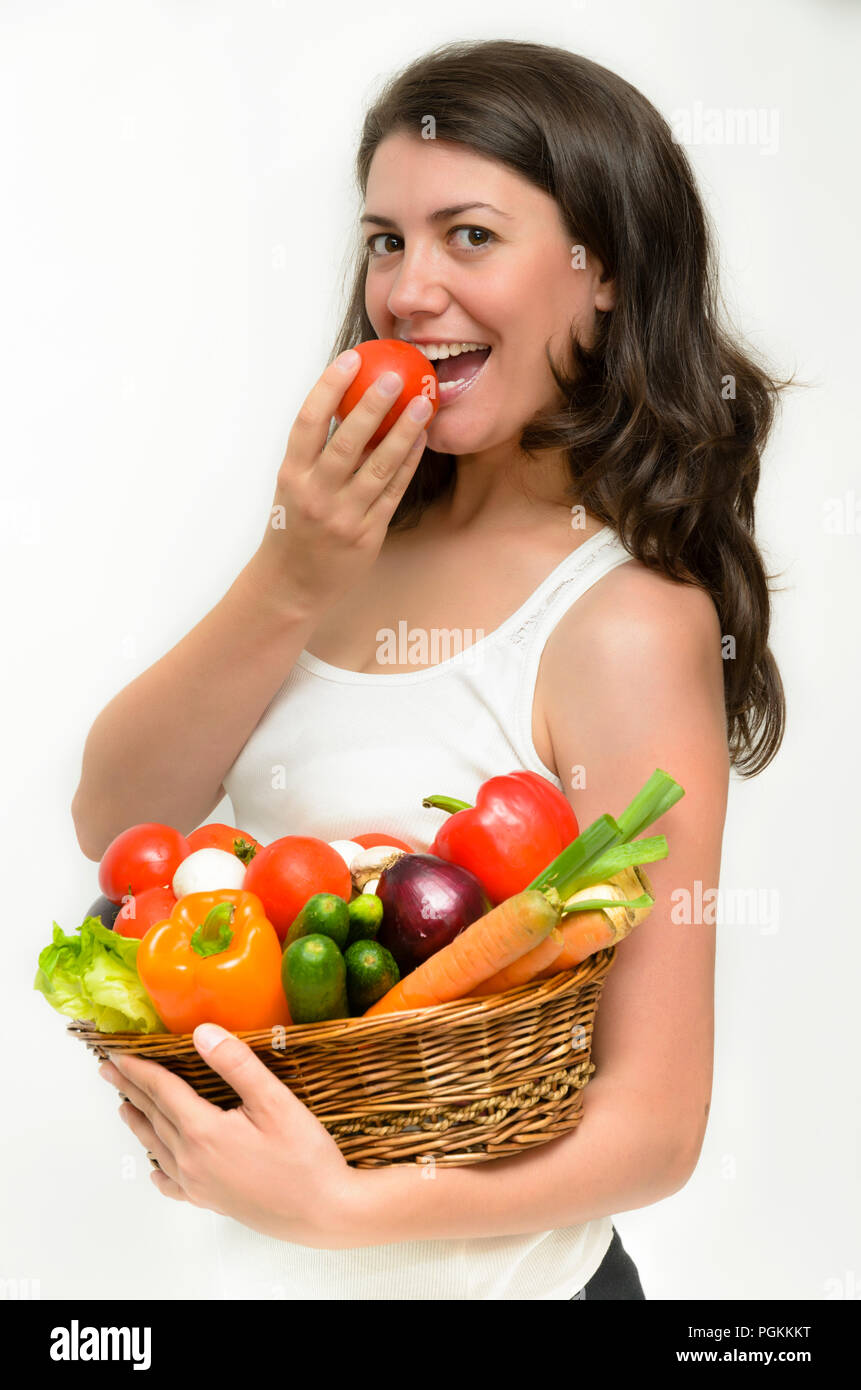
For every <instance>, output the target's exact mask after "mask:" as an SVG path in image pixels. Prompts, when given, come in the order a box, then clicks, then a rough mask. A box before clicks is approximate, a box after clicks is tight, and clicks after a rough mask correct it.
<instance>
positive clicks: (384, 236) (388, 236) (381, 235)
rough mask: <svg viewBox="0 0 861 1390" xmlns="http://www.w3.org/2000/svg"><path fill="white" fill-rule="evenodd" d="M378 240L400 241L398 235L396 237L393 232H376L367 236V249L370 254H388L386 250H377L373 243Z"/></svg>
mask: <svg viewBox="0 0 861 1390" xmlns="http://www.w3.org/2000/svg"><path fill="white" fill-rule="evenodd" d="M378 241H400V237H396V236H395V234H394V232H377V234H376V236H372V237H368V250H369V251H370V253H371V255H372V256H385V255H387V254H388V252H387V251H378V250H377V248H376V246H375V244H374V243H375V242H378Z"/></svg>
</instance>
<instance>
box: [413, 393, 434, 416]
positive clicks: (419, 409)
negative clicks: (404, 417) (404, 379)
mask: <svg viewBox="0 0 861 1390" xmlns="http://www.w3.org/2000/svg"><path fill="white" fill-rule="evenodd" d="M432 410H433V406H432V405H431V403H430V401H429V400H428V398H427V396H416V398H415V400H413V401H410V403H409V406H408V407H407V414H408V415H409V417H410V419H411V420H426V419H427V418H428V416H429V415H430V413H431V411H432Z"/></svg>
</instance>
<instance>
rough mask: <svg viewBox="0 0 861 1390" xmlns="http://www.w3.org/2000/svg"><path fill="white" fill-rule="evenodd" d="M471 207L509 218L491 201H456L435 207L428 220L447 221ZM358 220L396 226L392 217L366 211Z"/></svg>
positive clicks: (509, 214)
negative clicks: (445, 206) (445, 205)
mask: <svg viewBox="0 0 861 1390" xmlns="http://www.w3.org/2000/svg"><path fill="white" fill-rule="evenodd" d="M473 208H487V210H488V211H489V212H495V213H496V214H497V216H499V217H507V218H509V219H510V218H511V213H509V212H503V211H502V209H501V208H495V207H494V206H493V204H492V203H457V204H456V205H455V206H454V207H450V208H437V210H436V212H429V213H428V215H427V220H428V222H447V221H448V219H449V218H450V217H457V216H459V214H460V213H462V212H470V211H471V210H472V209H473ZM359 221H360V222H374V223H376V225H377V226H379V227H396V226H397V225H398V224H397V222H396V221H395V219H394V218H393V217H378V216H377V214H376V213H373V212H366V213H364V215H363V216H362V217H360V219H359Z"/></svg>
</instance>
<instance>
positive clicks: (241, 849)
mask: <svg viewBox="0 0 861 1390" xmlns="http://www.w3.org/2000/svg"><path fill="white" fill-rule="evenodd" d="M186 839H187V840H188V843H189V844H190V845H191V848H192V850H196V849H224V850H227V853H228V854H235V855H236V857H237V858H238V859H241V860H242V862H243V864H248V863H249V862H250V861H251V860H252V859H253V858H254V856H255V854H256V853H257V851H258V850H259V849H262V848H263V846H262V845H261V843H260V841H259V840H255V838H254V836H253V835H246V833H245V831H244V830H237V829H236V827H235V826H233V825H222V824H221V823H220V822H219V821H212V822H211V823H210V824H209V825H200V826H198V828H197V830H192V832H191V834H190V835H187V836H186Z"/></svg>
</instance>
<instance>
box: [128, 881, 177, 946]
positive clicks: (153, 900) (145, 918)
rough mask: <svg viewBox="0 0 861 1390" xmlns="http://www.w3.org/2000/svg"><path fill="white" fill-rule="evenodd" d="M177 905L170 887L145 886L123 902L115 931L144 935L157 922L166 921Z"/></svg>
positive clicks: (138, 935)
mask: <svg viewBox="0 0 861 1390" xmlns="http://www.w3.org/2000/svg"><path fill="white" fill-rule="evenodd" d="M175 906H176V898H175V897H174V895H173V893H172V892H171V890H170V889H169V888H145V889H144V890H143V892H142V893H134V894H133V895H132V896H131V897H130V898H129V899H128V901H127V902H124V903H123V905H122V907H121V908H120V910H119V912H118V913H117V915H116V918H115V920H114V931H115V932H117V933H118V934H119V935H120V936H137V937H144V936H146V934H147V932H148V931H149V929H150V927H152V926H154V925H155V923H156V922H164V921H165V920H166V919H167V918H168V917H169V916H170V914H171V913H172V912H173V909H174V907H175Z"/></svg>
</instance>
